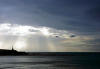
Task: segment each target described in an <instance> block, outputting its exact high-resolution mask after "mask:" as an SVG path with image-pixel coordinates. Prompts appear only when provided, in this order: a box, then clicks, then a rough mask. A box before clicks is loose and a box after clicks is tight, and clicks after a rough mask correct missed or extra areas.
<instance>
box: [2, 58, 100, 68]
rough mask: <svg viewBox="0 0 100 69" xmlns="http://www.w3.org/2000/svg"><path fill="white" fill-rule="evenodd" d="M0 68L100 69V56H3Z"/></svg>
mask: <svg viewBox="0 0 100 69" xmlns="http://www.w3.org/2000/svg"><path fill="white" fill-rule="evenodd" d="M0 69H100V58H99V57H86V56H67V57H63V56H58V57H57V56H56V57H44V56H43V57H39V56H1V57H0Z"/></svg>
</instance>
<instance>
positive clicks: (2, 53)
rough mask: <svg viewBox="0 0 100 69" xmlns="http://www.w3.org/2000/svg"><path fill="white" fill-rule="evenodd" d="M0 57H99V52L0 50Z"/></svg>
mask: <svg viewBox="0 0 100 69" xmlns="http://www.w3.org/2000/svg"><path fill="white" fill-rule="evenodd" d="M0 56H100V52H19V51H16V50H14V49H12V50H7V49H0Z"/></svg>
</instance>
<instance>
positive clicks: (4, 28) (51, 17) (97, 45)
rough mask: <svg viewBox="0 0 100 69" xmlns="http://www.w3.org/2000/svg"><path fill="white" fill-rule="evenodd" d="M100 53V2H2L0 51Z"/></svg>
mask: <svg viewBox="0 0 100 69" xmlns="http://www.w3.org/2000/svg"><path fill="white" fill-rule="evenodd" d="M12 45H13V47H14V49H15V50H17V51H28V52H100V0H0V49H11V48H12Z"/></svg>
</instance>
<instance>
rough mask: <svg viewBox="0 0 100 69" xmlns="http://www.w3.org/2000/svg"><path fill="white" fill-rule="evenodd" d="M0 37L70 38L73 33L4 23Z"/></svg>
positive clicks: (0, 30)
mask: <svg viewBox="0 0 100 69" xmlns="http://www.w3.org/2000/svg"><path fill="white" fill-rule="evenodd" d="M0 35H12V36H14V35H15V36H27V35H43V36H46V37H49V36H51V37H55V36H58V37H60V38H70V35H71V33H69V32H68V31H65V30H57V29H53V28H49V27H40V26H37V27H35V26H25V25H18V24H10V23H3V24H0Z"/></svg>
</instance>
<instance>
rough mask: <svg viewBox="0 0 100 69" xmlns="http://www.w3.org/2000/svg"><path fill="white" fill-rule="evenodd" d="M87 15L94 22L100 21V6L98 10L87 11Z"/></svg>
mask: <svg viewBox="0 0 100 69" xmlns="http://www.w3.org/2000/svg"><path fill="white" fill-rule="evenodd" d="M87 15H88V16H89V17H90V18H91V19H94V20H99V21H100V6H99V7H96V8H92V9H90V10H89V11H87Z"/></svg>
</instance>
